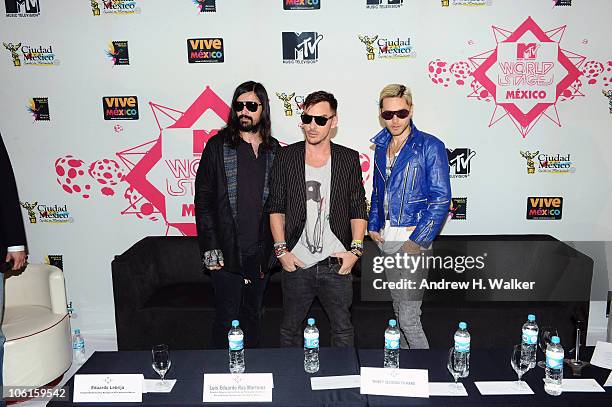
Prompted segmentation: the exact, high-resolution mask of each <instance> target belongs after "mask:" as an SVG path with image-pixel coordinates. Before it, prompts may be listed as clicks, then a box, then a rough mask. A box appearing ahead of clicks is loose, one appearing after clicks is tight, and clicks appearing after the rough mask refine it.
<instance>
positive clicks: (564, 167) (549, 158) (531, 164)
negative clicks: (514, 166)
mask: <svg viewBox="0 0 612 407" xmlns="http://www.w3.org/2000/svg"><path fill="white" fill-rule="evenodd" d="M521 157H523V158H524V159H525V160H526V161H527V174H535V173H538V174H540V173H544V174H570V173H574V172H576V167H575V165H574V163H573V162H572V160H571V157H570V154H559V153H557V154H547V153H541V152H540V151H539V150H538V151H534V152H530V151H521Z"/></svg>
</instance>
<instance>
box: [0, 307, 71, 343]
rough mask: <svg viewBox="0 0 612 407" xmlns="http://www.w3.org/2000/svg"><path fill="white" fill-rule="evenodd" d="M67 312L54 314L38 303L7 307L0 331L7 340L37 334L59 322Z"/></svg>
mask: <svg viewBox="0 0 612 407" xmlns="http://www.w3.org/2000/svg"><path fill="white" fill-rule="evenodd" d="M67 315H68V314H63V315H62V314H54V313H53V312H51V310H50V309H49V308H47V307H43V306H40V305H19V306H15V307H7V308H6V310H5V311H4V321H3V322H2V332H3V333H4V336H5V337H6V340H7V342H8V341H13V340H16V339H20V338H24V337H26V336H31V335H35V334H38V333H40V332H42V331H45V330H47V329H50V328H52V327H53V326H55V325H57V324H59V323H60V322H61V321H62V319H64V318H66V317H67Z"/></svg>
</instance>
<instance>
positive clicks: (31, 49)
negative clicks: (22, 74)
mask: <svg viewBox="0 0 612 407" xmlns="http://www.w3.org/2000/svg"><path fill="white" fill-rule="evenodd" d="M2 45H4V48H6V50H7V51H9V52H10V53H11V57H12V59H13V66H21V65H22V58H23V64H24V65H31V66H53V65H59V63H60V61H59V60H58V59H57V58H55V53H54V52H53V47H52V46H51V45H49V46H48V47H43V46H42V45H40V46H30V45H22V43H21V42H20V43H18V44H13V43H8V44H7V43H6V42H3V43H2ZM19 51H21V54H19Z"/></svg>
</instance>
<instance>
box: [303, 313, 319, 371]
mask: <svg viewBox="0 0 612 407" xmlns="http://www.w3.org/2000/svg"><path fill="white" fill-rule="evenodd" d="M304 370H305V371H306V373H317V372H318V371H319V330H318V329H317V327H316V326H315V320H314V318H308V326H306V329H304Z"/></svg>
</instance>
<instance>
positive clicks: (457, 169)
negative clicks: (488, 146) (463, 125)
mask: <svg viewBox="0 0 612 407" xmlns="http://www.w3.org/2000/svg"><path fill="white" fill-rule="evenodd" d="M446 154H447V156H448V164H449V165H450V168H451V170H452V171H453V173H454V175H469V174H470V161H471V160H472V158H473V157H474V156H475V155H476V151H473V150H471V149H469V148H455V149H454V150H451V149H449V148H447V149H446Z"/></svg>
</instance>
